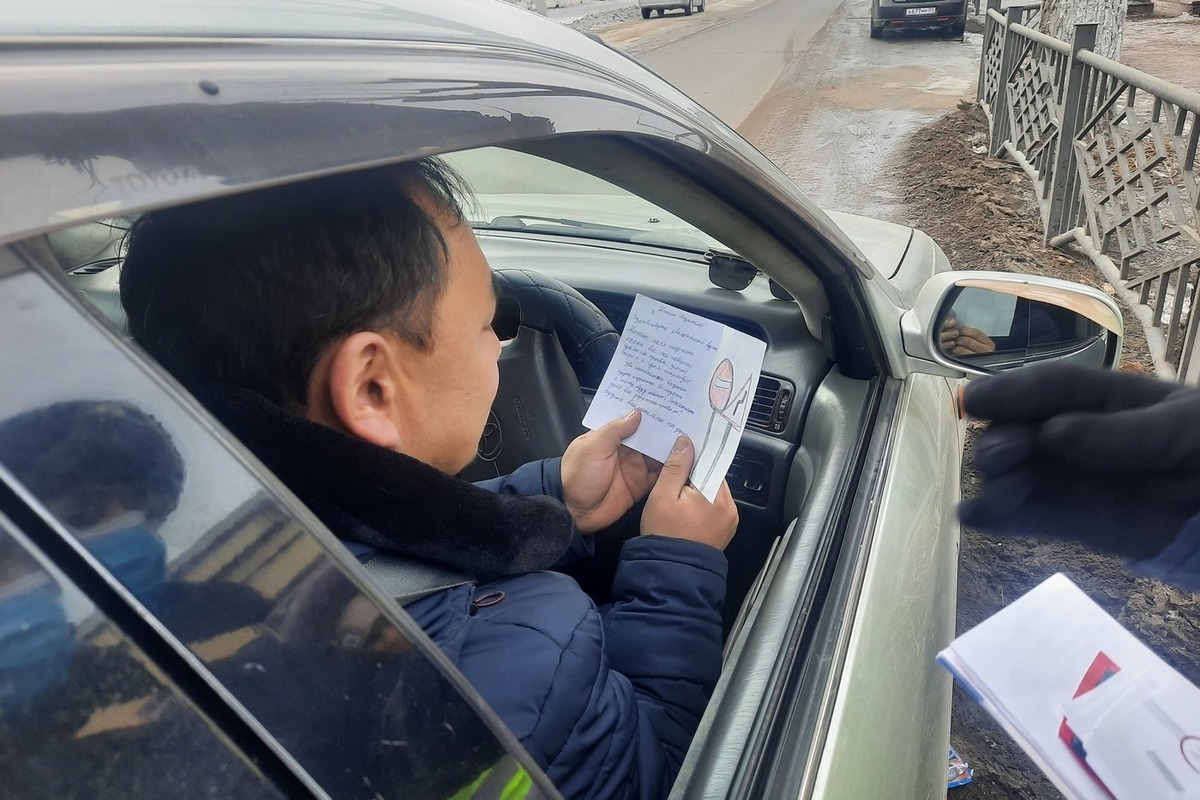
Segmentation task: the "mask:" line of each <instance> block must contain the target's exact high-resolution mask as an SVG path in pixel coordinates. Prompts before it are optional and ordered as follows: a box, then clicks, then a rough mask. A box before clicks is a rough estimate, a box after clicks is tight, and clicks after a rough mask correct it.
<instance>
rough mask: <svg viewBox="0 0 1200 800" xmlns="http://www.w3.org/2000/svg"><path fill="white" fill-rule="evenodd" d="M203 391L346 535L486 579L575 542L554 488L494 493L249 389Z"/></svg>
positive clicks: (534, 565) (212, 407)
mask: <svg viewBox="0 0 1200 800" xmlns="http://www.w3.org/2000/svg"><path fill="white" fill-rule="evenodd" d="M195 394H196V397H198V398H199V399H200V401H201V402H202V403H204V405H205V407H207V408H208V410H209V411H211V412H212V414H213V415H214V416H216V418H217V419H219V420H220V421H221V422H222V423H223V424H224V425H225V427H227V428H229V430H230V431H232V432H233V433H234V434H235V435H236V436H237V437H238V438H239V439H241V441H242V443H243V444H245V445H246V447H248V448H249V449H250V451H251V452H252V453H254V455H255V456H257V457H258V458H259V460H261V461H262V462H263V463H264V464H266V465H267V467H268V468H269V469H270V470H271V471H272V472H274V473H275V475H276V476H277V477H278V478H279V479H280V480H282V481H283V482H284V484H286V485H287V487H288V488H289V489H291V490H292V491H293V492H294V493H295V494H296V496H297V497H299V498H300V499H301V500H302V501H304V503H305V504H306V505H307V506H308V507H309V509H311V510H312V512H313V513H314V514H316V515H317V517H318V518H319V519H320V520H321V521H322V522H324V523H325V524H326V525H327V526H328V527H329V529H330V530H331V531H333V533H334V534H336V535H337V536H338V537H339V538H342V539H348V540H350V541H354V542H361V543H363V544H367V545H371V546H374V547H378V548H381V549H383V550H388V551H392V552H395V553H398V554H401V555H407V556H413V557H416V558H421V559H426V560H429V561H434V562H437V563H439V564H441V565H444V566H446V567H450V568H452V569H454V570H457V571H460V572H465V573H467V574H468V575H470V576H472V577H474V578H476V579H477V580H480V581H487V580H493V579H495V578H499V577H503V576H506V575H517V574H521V573H525V572H530V571H532V570H537V569H546V568H547V567H549V566H551V565H552V564H554V563H555V562H556V561H557V560H558V559H559V558H560V557H561V556H562V555H563V553H565V552H566V550H567V547H568V545H569V544H570V542H571V537H572V535H573V532H574V526H573V523H572V521H571V515H570V513H569V512H568V511H567V509H566V508H565V507H564V506H563V505H562V503H560V502H558V501H557V500H555V499H552V498H550V497H545V496H541V497H518V496H513V495H498V494H494V493H492V492H489V491H487V490H485V489H480V488H478V487H476V486H474V485H472V484H470V483H468V482H466V481H464V480H461V479H459V478H456V477H454V476H452V475H447V474H446V473H444V472H441V471H440V470H437V469H435V468H433V467H431V466H429V465H428V464H425V463H422V462H420V461H417V460H416V459H414V458H410V457H409V456H406V455H402V454H400V453H396V452H394V451H392V450H388V449H386V448H383V447H378V446H376V445H373V444H371V443H369V442H366V441H364V440H362V439H359V438H357V437H354V436H350V435H348V434H345V433H342V432H340V431H336V430H333V429H332V428H327V427H325V426H324V425H319V424H317V423H315V422H311V421H309V420H307V419H304V418H302V417H298V416H295V415H293V414H289V413H287V412H285V411H284V410H282V409H281V408H279V407H278V406H276V405H275V404H273V403H271V402H270V401H268V400H267V399H266V398H264V397H262V396H261V395H259V394H256V393H255V392H251V391H249V390H246V389H240V388H233V387H206V388H202V389H198V390H195Z"/></svg>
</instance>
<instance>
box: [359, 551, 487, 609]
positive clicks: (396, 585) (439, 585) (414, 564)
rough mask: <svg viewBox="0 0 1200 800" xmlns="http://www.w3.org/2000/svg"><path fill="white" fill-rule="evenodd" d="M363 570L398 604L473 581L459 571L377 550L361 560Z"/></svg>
mask: <svg viewBox="0 0 1200 800" xmlns="http://www.w3.org/2000/svg"><path fill="white" fill-rule="evenodd" d="M363 568H364V569H366V571H367V574H368V575H370V576H371V578H372V579H373V580H374V581H375V583H377V584H379V586H380V588H382V589H383V590H384V591H385V592H387V593H388V594H390V595H391V596H392V597H394V598H395V599H396V602H397V603H399V604H400V605H402V606H405V605H408V604H409V603H413V602H416V601H417V600H420V599H421V598H423V597H428V596H429V595H431V594H433V593H435V592H441V591H444V590H446V589H453V588H454V587H456V586H464V585H466V584H468V583H474V579H472V578H471V577H469V576H467V575H464V574H463V573H461V572H455V571H454V570H452V569H447V568H445V567H439V566H437V565H436V564H431V563H429V562H428V561H418V560H416V559H413V558H405V557H403V556H398V555H395V554H393V553H385V552H380V553H378V554H376V555H375V556H374V557H373V558H372V559H371V560H370V561H367V562H366V563H364V564H363Z"/></svg>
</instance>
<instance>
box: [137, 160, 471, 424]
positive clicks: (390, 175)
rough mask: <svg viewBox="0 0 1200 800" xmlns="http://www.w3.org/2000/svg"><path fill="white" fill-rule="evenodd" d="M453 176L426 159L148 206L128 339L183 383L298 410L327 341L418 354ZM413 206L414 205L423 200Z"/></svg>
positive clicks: (457, 187) (439, 283) (457, 214)
mask: <svg viewBox="0 0 1200 800" xmlns="http://www.w3.org/2000/svg"><path fill="white" fill-rule="evenodd" d="M462 196H465V192H464V189H463V181H462V179H461V178H459V177H458V175H457V174H455V173H454V172H453V171H452V170H451V169H450V168H449V167H448V166H446V165H445V164H443V163H442V162H440V161H439V160H437V159H422V160H419V161H414V162H410V163H406V164H401V165H397V166H391V167H384V168H379V169H373V170H369V171H364V172H357V173H352V174H345V175H335V176H332V177H327V178H318V179H315V180H310V181H306V182H303V183H296V184H289V185H285V186H278V187H274V188H270V189H263V190H260V191H255V192H250V193H246V194H242V195H236V196H233V197H226V198H218V199H215V200H208V201H204V202H201V203H194V204H192V205H188V206H181V207H178V208H171V209H166V210H163V211H155V212H152V213H149V214H146V215H145V216H143V217H142V218H140V219H139V220H138V221H137V222H136V223H135V225H134V226H133V229H132V231H131V232H130V239H129V249H128V254H127V255H126V257H125V263H124V265H123V266H122V269H121V304H122V305H123V306H124V308H125V313H126V315H127V316H128V319H129V329H130V333H132V334H133V338H134V339H135V340H136V341H137V342H138V344H140V345H142V347H144V348H146V350H148V351H149V352H150V354H151V355H153V356H154V357H155V358H156V359H158V361H159V362H160V363H161V364H162V365H163V366H164V367H166V368H167V369H168V370H169V371H170V372H171V373H172V374H173V375H175V377H176V378H178V379H179V380H180V381H181V382H182V383H184V384H185V385H190V386H197V385H205V384H223V385H234V386H241V387H244V388H247V389H252V390H254V391H256V392H259V393H260V394H262V395H264V396H266V397H267V398H268V399H270V400H272V401H274V402H275V403H277V404H279V405H284V406H286V405H291V404H300V405H305V404H306V403H307V388H308V380H309V376H310V375H311V373H312V370H313V368H314V367H315V366H316V363H317V360H318V359H319V358H320V355H321V353H322V352H323V351H324V350H325V348H326V347H328V346H329V345H330V344H332V343H333V342H335V341H337V340H338V339H341V338H343V337H345V336H348V335H351V334H353V333H356V332H358V331H363V330H389V331H392V332H395V333H396V334H397V335H399V336H400V337H402V338H403V339H405V340H407V341H409V342H412V343H413V344H415V345H417V346H418V347H422V348H425V347H428V346H429V344H430V338H431V335H432V327H433V314H434V307H435V302H436V300H437V298H438V297H440V295H441V292H442V289H443V287H444V286H445V283H446V259H447V257H448V250H447V245H446V241H445V239H444V237H443V236H442V233H441V230H440V229H439V228H438V225H437V223H436V221H435V219H434V215H433V213H431V212H435V213H438V212H440V213H443V214H446V215H449V216H450V217H452V218H454V219H456V220H459V221H461V220H462V217H463V212H462V207H461V206H460V204H459V199H458V198H459V197H462ZM422 203H423V204H424V205H422Z"/></svg>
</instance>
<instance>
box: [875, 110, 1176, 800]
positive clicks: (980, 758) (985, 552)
mask: <svg viewBox="0 0 1200 800" xmlns="http://www.w3.org/2000/svg"><path fill="white" fill-rule="evenodd" d="M986 130H987V128H986V123H985V121H984V117H983V114H982V112H981V111H979V110H978V108H976V107H974V106H972V105H968V104H965V103H964V104H961V105H960V108H959V109H958V110H957V111H955V112H953V113H951V114H949V115H948V116H946V117H943V118H942V119H940V120H938V121H937V122H935V123H933V124H931V125H929V126H927V127H926V128H924V129H922V130H921V131H919V132H918V133H917V134H915V135H914V136H913V137H912V138H911V139H910V140H909V141H910V144H911V146H910V147H908V148H907V149H906V156H905V159H904V161H903V163H895V164H894V165H893V166H892V171H893V175H894V177H895V179H896V182H897V184H898V185H900V186H908V187H911V190H910V191H909V192H908V194H907V199H906V202H905V205H904V207H903V212H904V213H905V214H906V215H907V217H908V218H907V220H906V221H907V222H908V223H909V224H913V225H916V226H918V227H920V228H922V229H924V230H925V231H927V232H928V233H929V234H930V235H931V236H933V238H934V239H935V240H937V241H938V242H939V243H940V244H941V245H942V247H943V248H944V249H945V251H946V253H947V255H949V257H950V261H951V263H952V264H954V266H955V267H956V268H957V269H994V270H1003V271H1008V272H1022V273H1029V274H1036V275H1048V276H1052V277H1056V278H1063V279H1066V280H1073V281H1079V282H1082V283H1087V284H1090V285H1093V286H1097V287H1100V288H1103V289H1105V290H1106V291H1110V293H1111V287H1109V286H1106V285H1105V283H1104V281H1103V278H1102V277H1101V276H1100V275H1099V273H1098V272H1096V270H1095V269H1094V268H1093V267H1092V265H1091V263H1090V262H1089V261H1088V260H1087V259H1086V258H1084V257H1081V256H1074V255H1071V254H1067V253H1063V252H1061V251H1058V250H1054V249H1052V248H1047V247H1045V246H1044V245H1043V244H1042V240H1041V233H1040V231H1041V221H1040V218H1039V213H1038V210H1037V206H1036V204H1035V200H1034V196H1033V193H1032V191H1031V189H1030V184H1029V181H1028V179H1027V178H1026V177H1025V175H1024V173H1022V172H1021V170H1020V168H1018V167H1017V166H1016V165H1013V164H1009V163H1007V162H1002V161H996V160H994V159H991V158H988V157H987V156H986V154H981V153H977V152H975V150H976V149H978V148H979V147H980V146H981V145H982V144H985V143H986V141H987V134H986ZM914 153H915V154H920V155H918V156H917V157H914V156H913V154H914ZM1126 334H1127V335H1126V339H1125V347H1124V353H1123V359H1122V363H1123V364H1124V365H1125V366H1126V368H1131V369H1137V370H1141V371H1147V372H1149V371H1151V370H1152V366H1151V361H1150V357H1149V354H1148V353H1147V351H1146V345H1145V340H1144V337H1143V336H1142V335H1141V330H1140V328H1139V326H1138V325H1137V323H1136V321H1135V319H1134V318H1133V317H1132V315H1131V314H1129V313H1128V310H1127V309H1126ZM979 427H980V424H979V423H971V425H970V428H971V429H970V430H969V432H968V442H967V452H966V458H965V461H964V466H963V493H964V495H966V496H970V495H971V494H973V493H974V492H975V491H976V490H977V488H978V485H979V477H978V475H977V474H976V472H975V470H974V468H973V465H972V461H971V457H970V456H971V446H972V443H973V439H974V433H976V432H977V431H978V429H979ZM1131 534H1132V535H1136V532H1134V531H1131ZM1055 572H1064V573H1066V574H1067V575H1069V576H1070V577H1071V578H1072V580H1074V581H1075V582H1076V583H1078V584H1079V585H1080V586H1081V587H1082V588H1083V589H1084V591H1086V592H1087V593H1088V594H1089V595H1091V597H1092V598H1093V599H1095V600H1096V602H1098V603H1099V604H1100V605H1101V606H1103V607H1104V609H1105V610H1107V611H1108V612H1109V613H1111V614H1112V615H1113V616H1114V617H1116V618H1117V619H1118V620H1119V621H1120V622H1121V623H1122V624H1123V625H1125V626H1126V628H1128V629H1129V630H1130V631H1132V632H1133V633H1134V634H1135V635H1137V636H1138V638H1140V639H1141V640H1142V641H1143V642H1145V643H1146V644H1148V645H1149V646H1150V647H1151V648H1152V649H1153V650H1154V651H1155V652H1157V653H1158V654H1159V655H1160V656H1162V657H1163V658H1164V659H1166V661H1167V662H1168V663H1169V664H1171V665H1172V666H1174V667H1175V668H1176V669H1178V670H1179V671H1180V672H1181V673H1183V674H1184V675H1185V676H1187V677H1188V678H1189V679H1190V680H1192V681H1194V682H1200V666H1198V665H1197V662H1196V656H1197V654H1200V596H1196V595H1192V594H1190V593H1187V592H1183V591H1180V590H1178V589H1175V588H1173V587H1171V586H1168V585H1165V584H1162V583H1159V582H1158V581H1154V580H1150V579H1148V578H1139V577H1135V576H1133V575H1132V574H1131V573H1130V572H1129V571H1128V570H1126V569H1125V568H1124V567H1123V566H1122V564H1121V562H1120V561H1119V560H1117V559H1114V558H1109V557H1107V556H1103V555H1098V554H1096V553H1093V552H1090V551H1088V550H1086V549H1084V548H1081V547H1078V546H1076V545H1074V544H1071V543H1060V542H1039V541H1036V540H1032V539H1013V538H1004V539H996V538H992V537H990V536H985V535H983V534H981V533H979V532H978V531H973V530H969V529H964V530H963V534H962V553H961V561H960V566H959V587H958V632H959V633H961V632H963V631H966V630H967V629H969V628H971V627H972V626H974V625H975V624H977V623H979V622H981V621H982V620H983V619H985V618H986V617H987V616H989V615H990V614H992V613H994V612H996V611H998V610H999V609H1000V608H1001V607H1003V606H1004V605H1006V604H1007V603H1008V602H1010V601H1011V600H1013V599H1015V598H1016V597H1017V596H1019V595H1021V594H1023V593H1024V592H1026V591H1027V590H1029V589H1031V588H1033V587H1034V586H1035V585H1037V584H1038V583H1040V582H1041V581H1042V580H1044V579H1045V578H1047V577H1049V576H1050V575H1052V574H1054V573H1055ZM951 742H952V743H953V744H954V745H955V747H957V749H958V751H959V753H960V754H961V755H962V756H963V757H964V758H966V759H967V761H968V762H970V764H971V766H972V767H973V768H974V769H975V781H974V783H972V784H970V785H968V786H965V787H961V788H957V789H953V790H951V791H950V795H949V796H950V798H951V800H1001V799H1003V800H1016V799H1017V798H1020V799H1021V800H1027V799H1029V798H1039V799H1040V798H1058V797H1061V795H1060V794H1059V793H1058V791H1057V790H1055V788H1054V787H1053V785H1052V784H1051V783H1050V782H1049V781H1048V780H1046V779H1045V778H1044V777H1043V776H1042V773H1041V771H1040V770H1039V769H1038V768H1037V767H1036V766H1034V764H1033V763H1032V762H1031V761H1030V760H1029V759H1028V758H1027V757H1026V756H1025V754H1024V753H1023V752H1022V751H1021V749H1020V748H1019V747H1017V746H1016V745H1015V744H1013V742H1012V740H1011V739H1010V738H1009V737H1008V735H1007V734H1005V733H1004V731H1003V730H1002V729H1001V728H1000V726H999V725H998V724H996V723H995V722H994V721H993V720H992V719H991V717H990V716H988V714H987V713H986V712H984V711H983V710H982V709H981V708H980V707H979V706H978V705H976V704H975V703H974V701H972V700H971V699H970V698H969V697H968V696H967V695H966V694H964V693H963V692H962V690H961V689H958V688H957V687H956V688H955V696H954V713H953V719H952V732H951Z"/></svg>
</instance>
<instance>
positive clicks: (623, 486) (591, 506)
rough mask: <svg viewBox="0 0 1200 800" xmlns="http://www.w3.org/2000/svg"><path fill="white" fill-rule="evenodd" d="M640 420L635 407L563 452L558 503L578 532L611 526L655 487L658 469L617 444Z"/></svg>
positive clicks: (638, 455) (657, 465)
mask: <svg viewBox="0 0 1200 800" xmlns="http://www.w3.org/2000/svg"><path fill="white" fill-rule="evenodd" d="M641 421H642V414H641V412H640V411H638V410H637V409H634V410H633V411H631V412H629V414H628V415H627V416H625V417H622V418H621V419H618V420H614V421H613V422H610V423H608V424H607V425H605V426H604V427H602V428H597V429H596V430H594V431H588V432H587V433H585V434H583V435H582V436H580V437H579V438H578V439H576V440H575V441H573V442H571V444H570V446H568V447H567V451H566V452H565V453H563V458H562V482H563V502H564V503H565V504H566V506H567V510H568V511H570V512H571V517H572V518H573V519H574V520H575V527H576V528H578V529H579V531H580V532H581V533H595V532H596V531H600V530H604V529H605V528H607V527H608V526H609V525H612V524H613V523H614V522H616V521H617V520H619V519H620V518H621V515H622V514H624V513H625V512H626V511H628V510H629V509H630V508H632V507H633V504H634V503H636V502H638V501H639V500H641V499H642V498H643V497H645V496H646V494H647V493H648V492H649V491H650V487H651V486H653V485H654V481H655V479H657V477H658V471H659V469H661V465H660V464H659V463H658V462H657V461H655V460H654V459H652V458H647V457H646V456H644V455H642V454H641V453H639V452H637V451H636V450H631V449H630V448H628V447H626V446H624V445H623V444H621V442H622V441H624V440H625V439H628V438H629V437H630V436H632V435H633V432H634V431H636V430H637V429H638V425H639V424H640V423H641Z"/></svg>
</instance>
